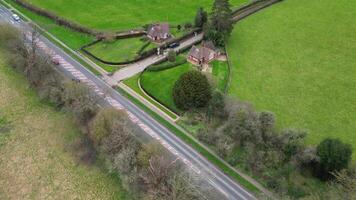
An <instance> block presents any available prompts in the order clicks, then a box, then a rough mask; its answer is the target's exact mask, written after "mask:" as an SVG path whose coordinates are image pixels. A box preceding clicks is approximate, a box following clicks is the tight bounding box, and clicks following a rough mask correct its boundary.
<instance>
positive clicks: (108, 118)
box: [90, 108, 127, 144]
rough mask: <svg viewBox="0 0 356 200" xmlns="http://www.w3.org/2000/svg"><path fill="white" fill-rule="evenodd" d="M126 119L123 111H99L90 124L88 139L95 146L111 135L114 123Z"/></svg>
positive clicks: (111, 109)
mask: <svg viewBox="0 0 356 200" xmlns="http://www.w3.org/2000/svg"><path fill="white" fill-rule="evenodd" d="M126 118H127V115H126V113H123V111H119V110H116V109H113V108H103V109H101V110H100V111H99V112H98V114H97V115H96V116H95V118H94V120H93V122H92V126H91V131H90V137H91V138H92V140H93V141H94V142H95V143H96V144H99V143H100V142H101V141H102V139H103V138H105V137H107V136H108V135H110V134H111V132H112V128H113V126H114V123H115V121H117V120H125V119H126Z"/></svg>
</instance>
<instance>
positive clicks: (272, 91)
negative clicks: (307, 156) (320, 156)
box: [228, 0, 356, 161]
mask: <svg viewBox="0 0 356 200" xmlns="http://www.w3.org/2000/svg"><path fill="white" fill-rule="evenodd" d="M355 7H356V1H348V0H341V1H332V0H325V1H322V2H321V1H317V0H286V1H283V2H282V3H279V4H276V5H274V6H272V7H270V8H268V9H266V10H263V11H261V12H259V13H257V14H255V15H252V16H250V17H248V18H247V19H245V20H243V21H241V22H239V24H237V25H236V26H235V29H234V31H233V34H232V37H231V39H230V41H229V43H228V52H229V54H230V59H231V61H232V63H233V71H232V83H231V87H230V89H229V94H230V95H233V96H236V97H239V98H240V99H243V100H246V101H249V102H251V103H252V104H254V105H255V106H256V107H257V108H258V109H259V110H270V111H272V112H274V113H275V114H276V116H277V121H278V126H279V127H296V128H302V129H307V130H309V132H310V133H309V136H308V137H307V143H308V144H317V143H318V142H319V141H321V140H322V139H323V138H326V137H333V138H340V139H342V140H343V141H344V142H347V143H349V144H352V145H353V147H354V148H356V133H355V130H356V123H355V122H356V56H355V55H356V37H355V32H356V23H355V21H354V19H355V17H356V9H355ZM353 160H354V161H355V160H356V154H353Z"/></svg>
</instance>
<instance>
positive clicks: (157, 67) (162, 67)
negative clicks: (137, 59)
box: [146, 57, 187, 72]
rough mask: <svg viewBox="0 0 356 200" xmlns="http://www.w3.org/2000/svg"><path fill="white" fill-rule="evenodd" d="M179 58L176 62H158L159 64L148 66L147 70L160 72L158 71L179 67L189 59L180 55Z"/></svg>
mask: <svg viewBox="0 0 356 200" xmlns="http://www.w3.org/2000/svg"><path fill="white" fill-rule="evenodd" d="M178 58H179V59H177V60H176V61H175V62H165V63H162V64H158V65H152V66H150V67H148V68H147V69H146V70H147V71H149V72H158V71H163V70H166V69H171V68H174V67H177V66H179V65H183V64H185V63H186V62H187V59H186V58H185V57H178Z"/></svg>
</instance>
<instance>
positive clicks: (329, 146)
mask: <svg viewBox="0 0 356 200" xmlns="http://www.w3.org/2000/svg"><path fill="white" fill-rule="evenodd" d="M316 151H317V155H318V156H319V158H320V167H319V171H318V174H319V176H320V178H322V179H329V178H331V177H332V173H333V172H338V171H340V170H342V169H345V168H347V167H348V165H349V163H350V161H351V155H352V148H351V145H349V144H345V143H343V142H341V141H340V140H338V139H330V138H327V139H325V140H323V141H322V142H321V143H320V144H319V145H318V147H317V149H316Z"/></svg>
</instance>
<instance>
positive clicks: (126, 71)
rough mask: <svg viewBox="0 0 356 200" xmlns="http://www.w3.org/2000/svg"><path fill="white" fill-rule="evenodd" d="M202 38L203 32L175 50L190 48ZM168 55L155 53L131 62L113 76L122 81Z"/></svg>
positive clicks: (182, 43)
mask: <svg viewBox="0 0 356 200" xmlns="http://www.w3.org/2000/svg"><path fill="white" fill-rule="evenodd" d="M201 40H203V34H202V33H201V34H198V35H196V36H194V37H191V38H189V39H187V40H185V41H183V42H181V44H180V45H179V46H178V47H176V48H174V50H175V51H179V50H182V49H185V48H188V47H190V46H192V45H194V44H196V43H198V42H200V41H201ZM166 56H167V53H165V54H164V55H153V56H151V57H148V58H146V59H144V60H141V61H139V62H136V63H133V64H130V65H128V66H126V67H125V68H123V69H120V70H118V71H116V72H115V73H114V75H113V76H112V78H113V79H114V80H115V81H117V82H120V81H122V80H125V79H127V78H130V77H132V76H135V75H136V74H138V73H140V72H142V71H144V70H145V69H146V68H147V67H149V66H150V65H153V64H155V63H157V62H159V61H162V60H164V59H165V58H166Z"/></svg>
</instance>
